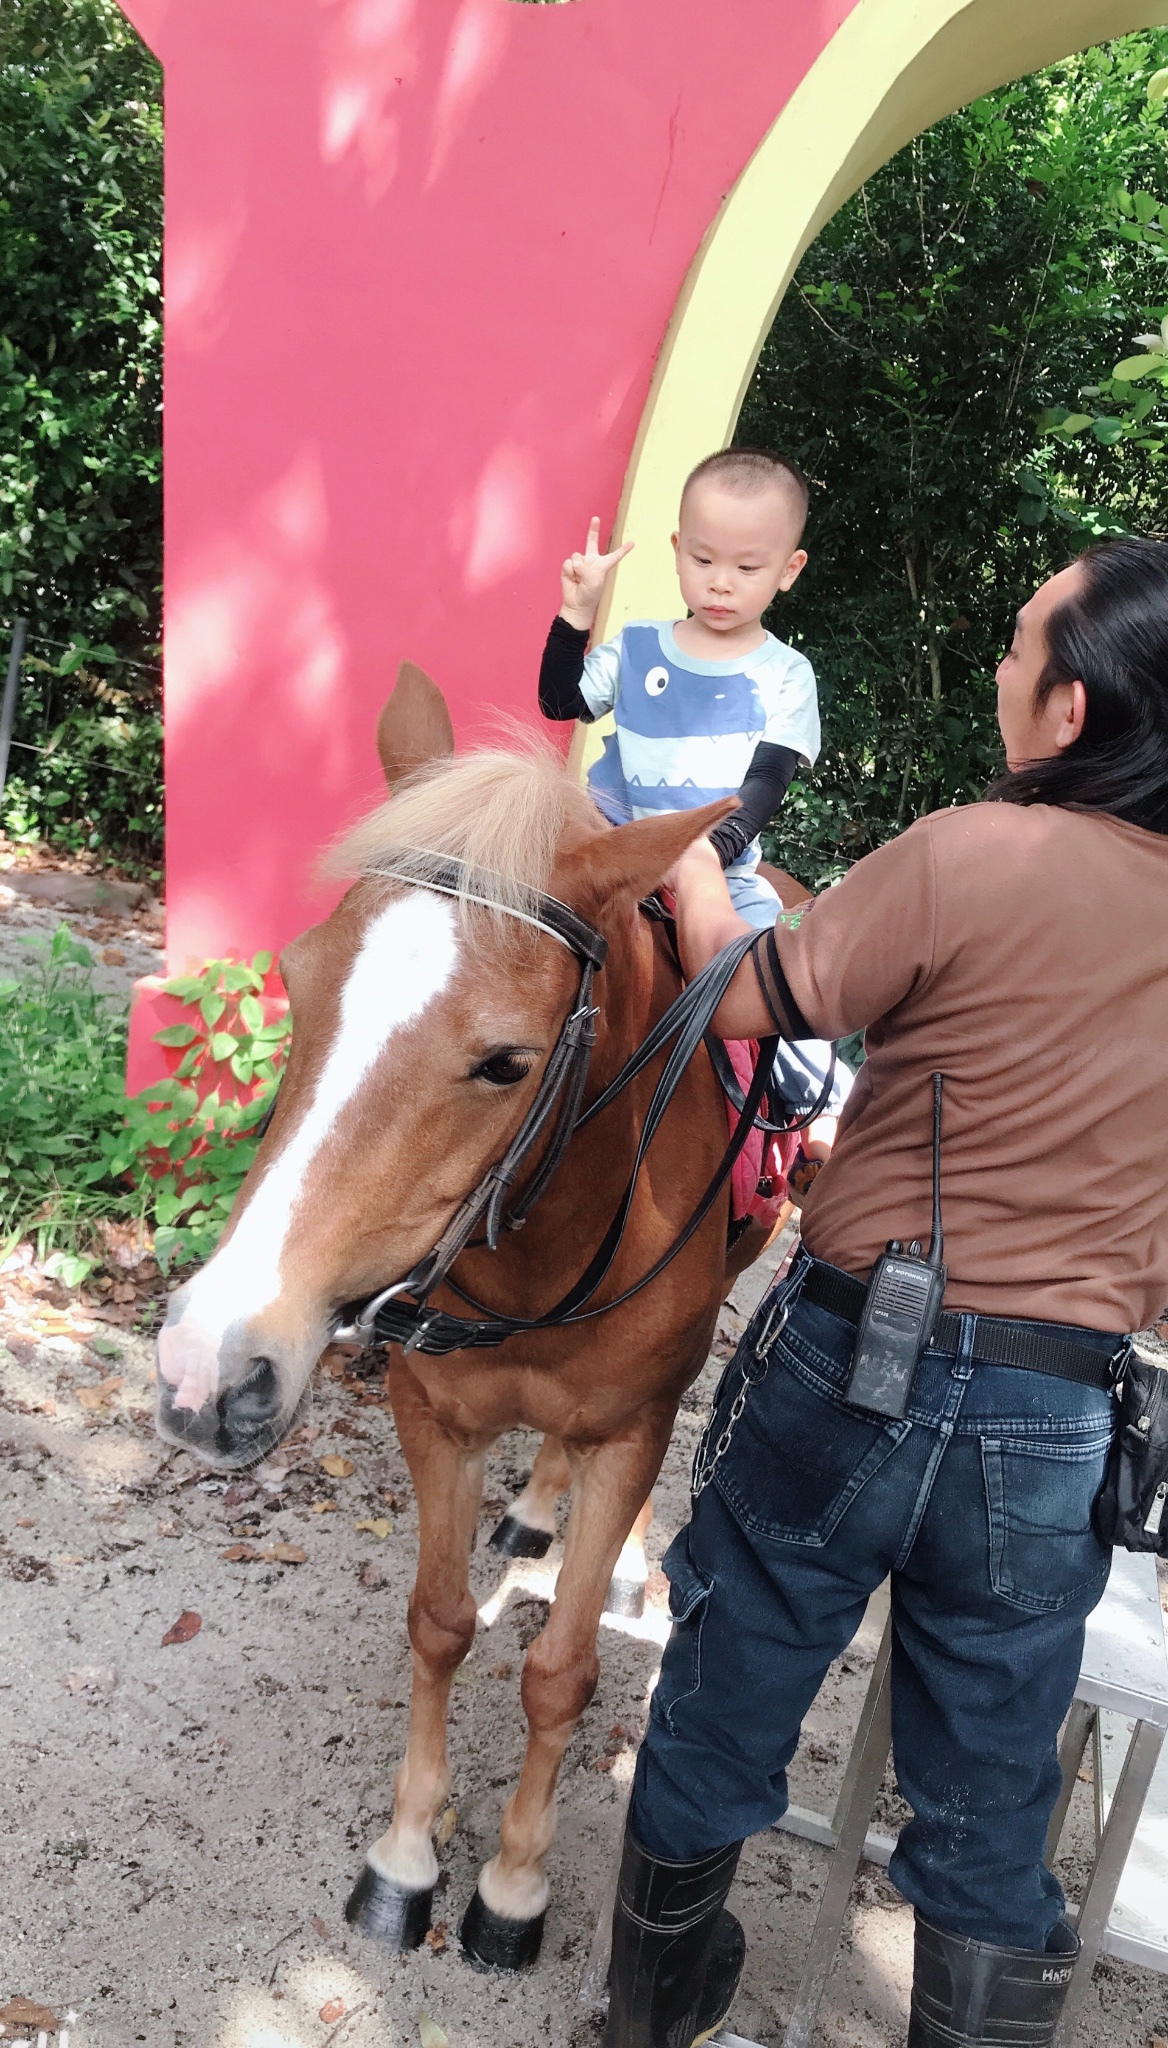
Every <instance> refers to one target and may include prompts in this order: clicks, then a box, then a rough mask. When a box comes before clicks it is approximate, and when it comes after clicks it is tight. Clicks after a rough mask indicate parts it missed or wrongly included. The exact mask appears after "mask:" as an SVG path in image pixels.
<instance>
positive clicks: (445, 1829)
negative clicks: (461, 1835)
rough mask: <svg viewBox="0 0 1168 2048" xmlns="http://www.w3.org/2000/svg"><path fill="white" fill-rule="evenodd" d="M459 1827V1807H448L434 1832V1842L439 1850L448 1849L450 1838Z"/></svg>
mask: <svg viewBox="0 0 1168 2048" xmlns="http://www.w3.org/2000/svg"><path fill="white" fill-rule="evenodd" d="M457 1826H458V1808H457V1806H448V1807H447V1809H446V1811H445V1813H444V1814H443V1816H442V1818H441V1820H440V1821H439V1823H438V1825H437V1827H436V1828H435V1830H434V1841H435V1843H436V1845H437V1847H438V1848H439V1849H444V1848H445V1847H446V1844H447V1842H448V1841H449V1840H450V1837H451V1835H452V1834H453V1833H454V1830H455V1828H456V1827H457Z"/></svg>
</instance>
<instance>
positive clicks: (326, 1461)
mask: <svg viewBox="0 0 1168 2048" xmlns="http://www.w3.org/2000/svg"><path fill="white" fill-rule="evenodd" d="M320 1469H321V1471H322V1472H327V1473H328V1476H329V1478H330V1479H348V1478H349V1476H350V1474H351V1473H353V1472H355V1471H356V1470H357V1467H356V1466H355V1465H354V1463H353V1460H352V1459H351V1458H343V1457H342V1456H341V1454H340V1452H339V1451H329V1452H328V1454H327V1455H326V1456H325V1457H323V1458H322V1459H321V1461H320Z"/></svg>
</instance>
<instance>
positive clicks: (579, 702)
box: [539, 615, 757, 758]
mask: <svg viewBox="0 0 1168 2048" xmlns="http://www.w3.org/2000/svg"><path fill="white" fill-rule="evenodd" d="M587 652H588V635H587V633H584V632H582V631H581V629H580V627H579V626H570V625H569V624H568V621H567V619H561V618H560V617H559V616H558V615H557V617H556V618H554V619H553V620H552V624H551V631H550V632H549V634H548V636H547V645H546V646H545V648H544V650H543V660H542V661H541V663H540V665H539V708H540V710H541V711H542V712H543V715H544V717H545V718H559V719H565V718H582V719H583V720H584V723H585V724H586V725H591V724H592V713H591V712H590V711H589V709H588V706H587V704H586V703H585V702H584V697H583V693H582V691H581V689H580V678H581V676H582V675H583V673H584V656H585V655H586V654H587ZM756 758H757V756H756Z"/></svg>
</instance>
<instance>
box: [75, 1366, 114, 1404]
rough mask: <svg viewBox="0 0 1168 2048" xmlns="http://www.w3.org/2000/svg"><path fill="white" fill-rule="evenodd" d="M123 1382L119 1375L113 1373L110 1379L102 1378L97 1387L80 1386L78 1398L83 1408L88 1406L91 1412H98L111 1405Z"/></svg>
mask: <svg viewBox="0 0 1168 2048" xmlns="http://www.w3.org/2000/svg"><path fill="white" fill-rule="evenodd" d="M121 1384H122V1382H121V1380H120V1379H119V1377H118V1375H117V1374H116V1373H113V1374H111V1375H110V1377H109V1379H105V1380H101V1381H100V1382H99V1383H98V1385H97V1386H96V1387H78V1389H77V1399H78V1400H79V1401H80V1403H81V1406H82V1407H83V1408H88V1410H89V1412H90V1414H97V1413H98V1412H99V1411H101V1410H103V1409H106V1408H108V1407H109V1404H110V1402H111V1401H112V1399H113V1397H114V1395H115V1394H116V1393H117V1391H118V1388H119V1387H120V1386H121Z"/></svg>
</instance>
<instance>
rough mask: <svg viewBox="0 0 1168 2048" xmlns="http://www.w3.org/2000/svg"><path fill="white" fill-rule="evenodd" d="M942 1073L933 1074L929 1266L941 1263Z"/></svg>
mask: <svg viewBox="0 0 1168 2048" xmlns="http://www.w3.org/2000/svg"><path fill="white" fill-rule="evenodd" d="M944 1086H945V1077H944V1075H943V1074H934V1075H933V1235H932V1236H931V1238H930V1239H929V1259H928V1263H929V1265H930V1266H940V1265H943V1263H944V1259H945V1233H944V1231H943V1230H942V1228H941V1091H942V1089H943V1088H944Z"/></svg>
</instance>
